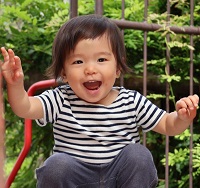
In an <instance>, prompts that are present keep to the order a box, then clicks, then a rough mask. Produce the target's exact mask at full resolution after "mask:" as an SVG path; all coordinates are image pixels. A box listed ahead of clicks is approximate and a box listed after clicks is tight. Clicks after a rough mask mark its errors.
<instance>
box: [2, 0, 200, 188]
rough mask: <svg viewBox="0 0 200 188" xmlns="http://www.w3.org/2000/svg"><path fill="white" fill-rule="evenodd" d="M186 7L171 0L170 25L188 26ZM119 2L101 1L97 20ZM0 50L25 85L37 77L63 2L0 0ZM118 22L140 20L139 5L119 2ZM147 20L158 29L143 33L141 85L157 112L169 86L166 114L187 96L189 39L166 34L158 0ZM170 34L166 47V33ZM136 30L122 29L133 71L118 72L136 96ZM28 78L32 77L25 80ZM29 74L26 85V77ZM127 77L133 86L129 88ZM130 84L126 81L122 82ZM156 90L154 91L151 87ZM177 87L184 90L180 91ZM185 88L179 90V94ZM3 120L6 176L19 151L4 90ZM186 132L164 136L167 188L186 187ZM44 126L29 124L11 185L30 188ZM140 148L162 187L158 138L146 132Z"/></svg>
mask: <svg viewBox="0 0 200 188" xmlns="http://www.w3.org/2000/svg"><path fill="white" fill-rule="evenodd" d="M78 3H79V5H78V7H79V9H78V13H79V15H83V14H91V13H94V7H95V1H94V0H80V1H78ZM189 10H190V3H189V1H188V0H182V1H177V0H172V1H171V15H170V16H171V19H170V24H171V25H176V26H187V25H189V24H190V17H189V16H190V13H189ZM199 13H200V2H197V1H196V4H195V7H194V24H195V26H198V25H199V22H200V14H199ZM121 14H122V12H121V0H104V15H105V16H107V17H109V18H112V19H121ZM0 18H1V19H0V33H1V34H0V45H1V46H5V47H6V48H12V49H14V51H15V53H16V54H17V55H18V56H20V58H21V60H22V62H23V64H22V66H23V69H24V72H25V75H26V80H25V84H26V86H27V87H28V86H29V85H30V84H31V83H32V82H34V81H37V80H40V79H42V78H44V77H43V76H42V75H43V74H44V70H45V69H46V68H47V67H48V65H49V64H50V63H51V47H52V42H53V39H54V37H55V34H56V32H57V31H58V29H59V28H60V26H61V25H62V24H63V23H64V22H66V21H67V20H68V19H69V4H68V1H66V2H65V1H61V0H58V1H53V0H48V1H47V0H43V1H40V0H10V1H9V0H4V1H1V7H0ZM125 19H126V20H131V21H137V22H143V21H144V1H143V0H126V8H125ZM147 21H148V23H157V24H160V25H161V26H163V27H162V29H161V30H160V31H157V32H148V38H147V40H148V66H147V68H148V75H149V76H148V82H150V85H149V87H148V91H147V94H148V95H147V97H148V98H149V99H150V100H152V101H153V102H155V103H156V104H158V105H159V106H160V107H161V108H165V98H166V96H165V83H166V82H167V83H169V84H170V89H171V90H170V91H171V93H170V99H171V102H170V110H171V111H172V110H174V101H175V100H178V99H179V98H180V97H182V96H186V95H189V89H188V88H189V85H188V83H189V65H190V58H189V57H190V50H191V49H193V47H191V46H190V39H189V36H188V35H176V34H175V33H173V32H171V31H170V30H166V27H165V26H166V24H167V23H166V0H163V1H157V0H151V1H149V8H148V18H147ZM167 34H170V42H166V35H167ZM143 35H144V34H143V32H142V31H138V30H125V31H124V41H125V45H126V49H127V55H128V62H127V63H128V64H129V65H130V67H132V69H133V74H131V75H125V78H124V79H125V86H127V87H130V88H131V89H137V90H139V91H141V92H142V85H141V78H142V71H143ZM193 39H194V59H193V61H194V91H195V92H199V75H200V62H199V59H200V50H199V48H200V45H199V36H194V37H193ZM167 47H168V48H169V49H170V52H171V55H170V71H171V72H170V75H168V74H167V73H166V70H165V66H166V48H167ZM32 75H34V76H32ZM33 77H34V80H32V79H33ZM132 80H136V82H134V83H132ZM128 83H131V84H128ZM153 85H156V87H158V88H155V87H152V86H153ZM180 87H184V89H183V90H180ZM186 88H187V89H186ZM199 116H200V115H199V113H198V115H197V118H196V119H195V121H194V136H193V140H194V151H193V171H194V172H193V185H194V187H197V186H198V185H199V178H200V144H199V143H200V142H199V140H200V129H199V128H198V125H199V123H200V122H199V121H200V117H199ZM5 119H6V159H7V161H6V171H7V174H9V173H10V170H11V168H12V167H13V163H14V162H15V161H16V157H17V156H18V155H19V152H20V150H21V148H22V146H23V131H24V120H22V119H20V118H18V117H17V116H15V115H14V114H13V112H12V111H11V108H10V106H9V103H8V101H7V96H6V92H5ZM190 136H191V135H190V133H189V130H186V131H185V132H184V133H183V134H181V135H179V136H176V137H172V138H170V153H169V166H170V173H169V174H170V180H169V182H170V185H169V187H170V188H173V187H176V188H177V187H179V188H188V187H189V184H188V182H189V181H188V179H189V175H188V174H189V170H188V164H189V149H188V148H189V140H190ZM52 147H53V135H52V126H51V125H48V126H46V127H43V128H41V127H38V126H37V125H35V123H34V125H33V143H32V148H31V151H30V152H29V155H28V157H27V158H26V159H25V162H24V163H23V165H22V168H21V169H20V171H19V173H18V175H17V177H16V179H15V182H14V183H13V184H12V186H11V187H12V188H18V187H20V188H27V187H28V188H32V187H35V184H36V180H35V175H34V171H35V168H37V167H39V166H40V165H41V164H42V162H43V161H44V160H45V159H46V158H47V157H48V156H49V155H50V154H51V153H52ZM147 147H148V148H149V149H150V150H151V152H152V153H153V156H154V160H155V163H156V166H157V169H158V174H159V179H160V181H159V187H164V185H165V181H164V165H165V153H164V150H165V137H164V136H162V135H158V134H156V133H153V132H150V133H148V134H147Z"/></svg>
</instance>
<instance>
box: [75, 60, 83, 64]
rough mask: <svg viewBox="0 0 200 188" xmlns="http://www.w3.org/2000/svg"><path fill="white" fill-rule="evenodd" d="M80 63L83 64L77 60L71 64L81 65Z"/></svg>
mask: <svg viewBox="0 0 200 188" xmlns="http://www.w3.org/2000/svg"><path fill="white" fill-rule="evenodd" d="M81 63H83V61H81V60H77V61H74V62H73V64H81Z"/></svg>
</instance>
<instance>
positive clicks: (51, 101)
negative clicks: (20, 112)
mask: <svg viewBox="0 0 200 188" xmlns="http://www.w3.org/2000/svg"><path fill="white" fill-rule="evenodd" d="M114 89H117V90H119V95H118V97H117V98H116V100H115V101H114V102H113V103H112V104H110V105H109V106H104V105H99V104H91V103H87V102H85V101H83V100H81V99H80V98H78V97H77V96H76V95H75V94H74V92H73V91H72V89H71V88H70V87H69V86H66V85H64V86H60V87H57V88H55V89H53V90H48V91H45V92H44V93H42V94H41V95H39V96H37V97H38V98H39V99H40V101H41V102H42V105H43V109H44V118H43V119H40V120H36V121H37V123H38V124H39V125H40V126H45V125H46V124H47V123H52V124H53V132H54V138H55V145H54V152H65V153H68V154H70V155H71V156H74V157H76V158H78V159H80V160H83V161H85V162H89V163H96V164H100V163H107V162H110V161H111V160H112V159H113V158H114V157H115V156H116V155H117V154H118V153H119V152H120V151H121V150H122V149H123V148H124V147H125V146H126V145H128V144H129V143H136V142H139V141H140V137H139V131H138V128H139V127H142V130H143V131H144V132H147V131H149V130H151V129H153V128H154V127H155V126H156V124H157V123H158V121H159V120H160V119H161V117H162V116H163V115H164V113H165V111H163V110H161V109H159V108H158V107H157V106H155V105H154V104H153V103H151V102H150V101H149V100H148V99H147V98H145V97H144V96H142V95H141V94H140V93H139V92H137V91H132V90H127V89H125V88H123V87H115V88H114Z"/></svg>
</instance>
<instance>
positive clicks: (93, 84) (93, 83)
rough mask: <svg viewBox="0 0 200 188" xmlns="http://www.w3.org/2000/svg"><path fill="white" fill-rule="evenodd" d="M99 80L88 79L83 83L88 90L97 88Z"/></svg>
mask: <svg viewBox="0 0 200 188" xmlns="http://www.w3.org/2000/svg"><path fill="white" fill-rule="evenodd" d="M101 84H102V82H101V81H88V82H84V83H83V85H84V86H85V87H86V88H87V89H89V90H97V89H99V87H100V86H101Z"/></svg>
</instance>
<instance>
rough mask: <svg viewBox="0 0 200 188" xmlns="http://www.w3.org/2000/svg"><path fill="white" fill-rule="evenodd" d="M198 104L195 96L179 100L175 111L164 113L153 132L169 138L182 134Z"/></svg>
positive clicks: (192, 117) (193, 116)
mask: <svg viewBox="0 0 200 188" xmlns="http://www.w3.org/2000/svg"><path fill="white" fill-rule="evenodd" d="M198 103H199V97H198V96H197V95H191V96H188V97H184V98H182V99H180V100H179V101H177V102H176V111H175V112H171V113H166V114H165V115H164V116H163V117H162V119H161V120H160V122H159V123H158V124H157V126H156V127H155V128H154V129H153V130H154V131H156V132H158V133H161V134H165V135H169V136H174V135H177V134H180V133H182V132H183V131H184V130H185V129H187V128H188V126H189V125H190V124H191V122H192V121H193V119H194V118H195V116H196V113H197V107H198Z"/></svg>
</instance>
